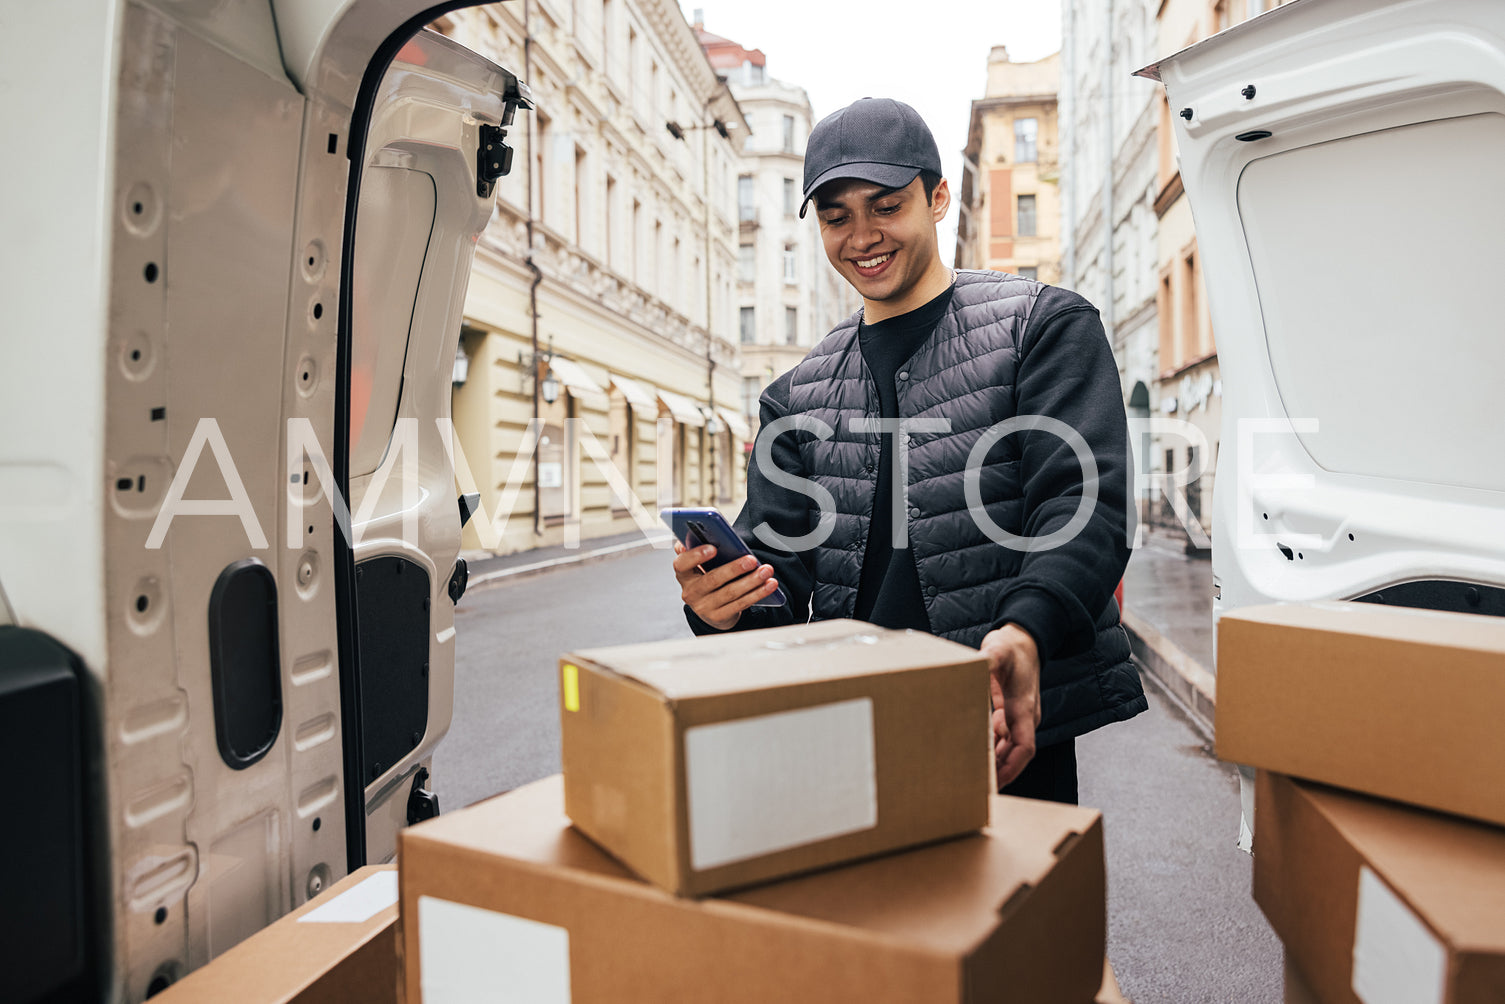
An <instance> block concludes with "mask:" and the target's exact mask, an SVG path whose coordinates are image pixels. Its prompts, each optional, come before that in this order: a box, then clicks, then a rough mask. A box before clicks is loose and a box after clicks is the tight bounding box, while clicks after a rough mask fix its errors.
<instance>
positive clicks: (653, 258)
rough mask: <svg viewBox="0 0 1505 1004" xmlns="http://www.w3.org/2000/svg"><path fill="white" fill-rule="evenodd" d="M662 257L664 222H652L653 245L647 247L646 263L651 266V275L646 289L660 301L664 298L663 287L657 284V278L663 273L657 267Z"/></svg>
mask: <svg viewBox="0 0 1505 1004" xmlns="http://www.w3.org/2000/svg"><path fill="white" fill-rule="evenodd" d="M663 255H664V221H663V220H654V221H653V244H652V245H650V247H649V254H648V263H649V264H650V265H651V266H653V272H652V274H651V275H649V276H648V289H650V290H651V291H652V292H653V295H654V296H656V297H658V298H659V299H660V300H662V299H664V298H665V297H664V290H663V287H662V286H661V285H660V284H659V277H660V275H661V274H662V271H663V270H662V269H661V268H660V267H659V262H660V261H661V260H662V258H663Z"/></svg>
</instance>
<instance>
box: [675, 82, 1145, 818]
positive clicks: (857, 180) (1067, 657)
mask: <svg viewBox="0 0 1505 1004" xmlns="http://www.w3.org/2000/svg"><path fill="white" fill-rule="evenodd" d="M804 192H805V200H806V201H805V204H804V205H802V206H801V209H800V216H801V217H804V215H805V212H806V209H807V208H808V207H809V203H810V201H811V200H812V199H813V201H814V204H815V212H816V218H817V221H818V224H819V226H820V233H821V240H822V242H823V244H824V246H825V250H826V257H827V258H828V259H829V260H830V262H831V265H832V267H834V268H835V269H836V270H837V271H838V272H839V273H841V275H842V277H843V278H845V279H846V281H847V282H849V283H850V284H851V285H852V287H853V288H854V289H855V290H856V291H857V292H858V294H859V295H861V297H862V303H863V305H862V310H860V311H859V312H858V313H857V314H856V315H855V316H853V317H850V318H848V319H847V320H846V321H843V322H842V323H841V324H839V325H838V326H837V327H836V328H835V330H833V331H832V332H831V333H830V334H828V335H827V336H826V337H825V338H824V339H822V340H821V342H820V343H819V344H818V345H816V346H815V348H814V349H812V350H811V351H810V354H809V355H807V356H806V357H805V358H804V359H803V360H802V361H801V362H800V363H798V364H797V365H796V366H795V367H794V369H792V370H791V371H790V372H788V373H786V374H785V375H784V376H782V377H780V378H779V379H778V380H775V381H774V382H773V383H772V384H770V385H769V387H768V389H767V390H766V391H765V392H764V394H763V398H762V401H761V402H760V410H761V417H762V425H761V427H760V429H759V432H758V440H757V443H756V448H755V450H754V458H753V462H752V463H751V464H750V465H749V467H748V475H747V504H746V505H745V506H744V507H743V509H742V512H741V514H740V516H739V517H738V519H737V523H736V528H737V531H738V533H739V534H740V535H741V536H742V538H743V539H744V540H745V541H746V542H747V544H748V546H749V548H750V549H751V550H752V551H753V554H754V555H755V556H756V557H755V558H748V559H744V561H743V562H739V563H732V564H728V565H724V566H722V567H720V568H718V569H715V570H714V571H711V572H708V573H705V574H700V572H699V571H698V566H699V565H700V564H701V563H702V562H704V561H705V560H706V558H707V557H709V555H710V553H713V552H711V551H710V549H708V548H697V549H696V550H694V551H688V552H687V551H685V550H684V549H683V548H676V551H677V552H678V554H677V556H676V558H675V560H674V571H675V575H676V577H677V578H678V580H679V583H680V587H681V592H682V595H683V598H684V601H685V605H686V615H687V617H688V618H689V620H690V625H691V627H692V628H693V629H694V630H695V632H696V633H697V634H705V633H709V632H713V631H726V630H734V629H736V630H743V629H747V628H756V627H768V626H773V625H779V624H788V623H792V622H803V621H805V620H806V619H808V618H811V617H813V618H815V619H824V618H832V617H855V618H857V619H859V620H866V621H870V622H872V623H874V624H878V625H880V626H883V627H890V628H899V629H903V628H910V629H914V630H919V631H928V632H930V633H933V634H936V635H940V636H942V637H945V638H950V639H952V640H954V641H958V642H961V643H962V644H965V645H970V646H973V647H975V648H978V649H980V650H981V651H982V652H983V654H984V655H985V656H986V657H987V659H988V666H989V671H990V674H991V676H992V691H993V693H992V700H993V707H994V709H995V710H994V712H993V730H994V734H995V743H994V749H995V754H996V756H997V760H998V778H999V784H1000V786H1001V789H1002V790H1003V791H1005V792H1006V793H1008V794H1016V795H1025V796H1029V797H1034V798H1047V799H1052V800H1055V801H1063V802H1075V801H1076V798H1077V772H1076V751H1075V744H1074V739H1075V737H1076V736H1079V735H1082V734H1083V733H1085V732H1088V731H1090V730H1092V729H1095V728H1097V727H1099V726H1101V725H1105V724H1107V723H1109V722H1114V721H1120V720H1123V719H1126V718H1130V717H1132V716H1133V715H1136V714H1138V713H1139V712H1141V711H1143V710H1145V707H1146V703H1145V697H1144V692H1143V690H1142V689H1141V688H1140V684H1139V676H1138V674H1137V672H1136V671H1135V669H1134V667H1133V665H1132V663H1131V662H1130V661H1129V642H1128V637H1127V635H1126V634H1125V633H1124V630H1123V627H1122V626H1121V625H1120V624H1119V616H1118V613H1119V612H1118V606H1117V604H1116V603H1115V602H1114V600H1113V589H1114V587H1115V586H1116V585H1117V583H1118V581H1119V579H1120V577H1121V576H1122V575H1123V570H1124V566H1125V564H1127V562H1128V555H1129V550H1128V537H1127V534H1128V525H1127V521H1128V509H1127V497H1128V482H1127V478H1128V455H1127V454H1128V432H1127V423H1126V421H1125V416H1124V407H1123V401H1122V399H1121V398H1120V396H1119V395H1120V390H1119V382H1118V368H1117V365H1116V364H1115V363H1114V360H1113V355H1112V352H1111V351H1110V349H1109V347H1108V341H1107V338H1106V336H1105V335H1104V332H1103V327H1102V324H1101V322H1100V321H1099V320H1098V316H1097V311H1096V310H1094V309H1093V308H1092V306H1091V304H1089V303H1088V302H1087V301H1086V300H1084V299H1082V298H1081V297H1080V296H1077V295H1076V294H1075V293H1072V292H1069V291H1067V290H1063V289H1058V288H1055V287H1052V286H1047V285H1045V284H1043V283H1039V282H1036V281H1034V280H1032V279H1024V278H1021V277H1019V276H1015V275H1006V274H1003V273H999V272H987V271H964V272H960V273H958V272H955V271H953V270H951V269H950V268H947V267H946V265H945V264H944V263H943V262H942V260H941V256H940V250H939V245H938V241H937V237H936V225H937V224H938V223H939V222H940V221H941V219H942V218H944V217H945V215H946V211H947V209H948V208H949V206H950V201H951V195H950V190H949V188H948V186H947V184H946V181H945V179H943V178H942V177H941V159H940V154H939V152H938V151H937V149H936V145H935V139H934V137H933V136H932V135H931V133H930V129H929V128H928V127H927V126H926V125H925V123H924V122H923V121H922V120H921V119H920V117H919V115H918V114H916V112H915V111H914V109H913V108H910V107H909V106H908V105H906V104H904V103H902V102H899V101H893V100H890V99H886V98H864V99H862V100H860V101H857V102H854V103H853V104H851V105H849V106H848V107H846V108H843V109H842V110H841V111H838V112H836V113H834V114H832V115H830V116H828V117H827V118H825V119H823V120H822V121H821V122H820V123H819V124H818V125H817V126H816V127H815V129H814V130H813V131H812V132H811V134H810V140H809V143H808V144H807V148H806V154H805V187H804ZM777 586H782V588H783V591H784V593H785V595H786V596H787V597H788V598H789V602H788V603H787V604H786V605H785V606H782V607H761V606H754V604H756V603H757V602H758V601H760V600H763V599H764V598H766V597H767V596H768V595H769V594H771V593H772V592H773V590H774V588H776V587H777Z"/></svg>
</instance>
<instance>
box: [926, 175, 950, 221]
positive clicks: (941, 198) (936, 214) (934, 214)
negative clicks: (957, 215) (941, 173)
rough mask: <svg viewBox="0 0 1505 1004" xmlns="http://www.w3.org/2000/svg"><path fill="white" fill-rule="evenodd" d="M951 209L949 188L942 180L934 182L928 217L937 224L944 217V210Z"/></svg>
mask: <svg viewBox="0 0 1505 1004" xmlns="http://www.w3.org/2000/svg"><path fill="white" fill-rule="evenodd" d="M950 208H951V188H950V186H948V185H947V184H946V179H945V178H942V179H941V180H940V181H938V182H936V186H935V191H934V192H933V193H932V194H931V197H930V217H931V219H933V220H935V222H937V223H939V222H941V220H942V219H944V218H945V216H946V210H948V209H950Z"/></svg>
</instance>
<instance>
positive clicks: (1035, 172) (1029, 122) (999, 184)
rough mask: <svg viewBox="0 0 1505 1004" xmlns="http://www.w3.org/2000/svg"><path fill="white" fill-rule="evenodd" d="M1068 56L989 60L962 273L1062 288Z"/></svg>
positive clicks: (975, 109) (966, 180)
mask: <svg viewBox="0 0 1505 1004" xmlns="http://www.w3.org/2000/svg"><path fill="white" fill-rule="evenodd" d="M1059 85H1060V55H1059V54H1056V55H1052V56H1047V57H1046V58H1045V59H1041V60H1037V61H1035V62H1032V63H1015V62H1012V61H1010V59H1009V53H1008V49H1007V48H1006V47H1004V46H1001V45H998V46H994V47H993V50H992V52H991V53H990V54H989V56H988V83H987V89H986V91H985V92H984V96H983V97H982V98H980V99H978V100H975V101H973V102H972V117H971V122H970V124H969V126H968V129H967V147H966V150H965V152H964V155H963V156H964V161H963V167H962V170H963V174H962V179H961V191H960V193H959V198H958V205H959V207H960V216H959V219H958V222H957V228H956V267H957V268H990V269H994V270H996V271H999V272H1013V273H1015V274H1017V275H1023V276H1028V277H1029V278H1037V279H1040V280H1041V281H1043V282H1049V283H1056V282H1059V281H1060V279H1061V200H1060V167H1061V161H1060V157H1059V150H1060V144H1059V142H1058V127H1057V119H1058V109H1057V90H1058V88H1059Z"/></svg>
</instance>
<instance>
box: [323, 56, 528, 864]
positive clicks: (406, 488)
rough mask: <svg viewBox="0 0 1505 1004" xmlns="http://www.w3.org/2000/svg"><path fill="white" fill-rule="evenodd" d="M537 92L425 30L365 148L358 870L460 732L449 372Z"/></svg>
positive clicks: (354, 287)
mask: <svg viewBox="0 0 1505 1004" xmlns="http://www.w3.org/2000/svg"><path fill="white" fill-rule="evenodd" d="M526 101H527V98H526V88H525V87H524V86H522V85H520V83H519V81H518V80H517V78H516V77H515V76H514V75H513V74H511V73H510V72H508V71H507V70H504V69H502V68H501V67H499V66H497V65H495V64H493V63H491V62H490V61H489V60H486V59H484V58H483V57H481V56H479V55H477V54H476V53H474V52H472V51H470V50H468V49H466V48H464V47H462V46H460V45H458V44H456V43H454V42H452V41H450V40H449V39H447V38H445V37H444V36H442V35H439V34H436V33H435V32H432V31H427V30H426V31H423V32H421V33H419V34H418V35H417V36H415V37H414V38H412V39H411V40H410V41H408V42H407V43H405V44H404V45H403V47H402V48H401V49H400V50H399V51H398V53H397V55H396V57H395V58H394V60H393V61H392V63H391V66H390V68H389V69H388V70H387V71H386V74H385V76H384V77H383V79H382V82H381V85H380V88H379V89H378V91H377V93H376V95H375V98H374V101H373V103H372V106H371V118H370V122H369V125H368V126H367V130H366V134H365V141H364V145H363V146H362V148H361V149H360V150H359V151H358V152H357V153H356V154H355V156H357V157H358V158H359V162H360V164H361V170H360V176H359V179H358V185H359V195H358V198H357V199H356V200H354V201H355V215H354V220H353V223H354V242H353V244H351V245H349V246H348V247H347V255H348V257H347V270H346V274H345V281H344V284H343V288H342V295H341V304H342V311H341V329H342V332H341V333H342V336H345V335H346V334H347V322H348V357H347V358H348V370H347V373H348V393H347V395H346V397H345V402H346V405H345V407H344V409H343V410H344V411H345V413H346V414H348V436H345V437H343V438H342V439H341V440H340V442H339V444H337V446H338V447H342V448H344V449H345V450H346V457H345V459H346V466H347V469H348V473H349V487H350V494H349V504H350V512H351V516H352V524H353V535H352V538H351V544H352V551H351V555H350V557H351V558H352V559H353V561H352V562H351V564H350V565H349V566H347V567H353V570H354V589H353V592H352V595H353V599H354V603H353V605H351V606H349V607H347V608H346V609H344V610H343V611H342V614H343V615H345V616H347V617H348V616H351V615H353V620H354V625H353V626H354V627H355V629H356V638H355V641H356V645H355V650H356V653H357V656H358V658H357V660H355V667H354V668H355V672H353V673H350V672H347V673H346V684H347V688H346V694H345V704H344V709H345V711H344V716H343V718H344V731H345V752H346V783H347V785H348V788H347V799H348V798H350V797H351V796H352V795H353V794H354V793H355V791H356V790H357V785H356V781H357V779H358V780H359V782H360V788H361V790H363V792H364V797H363V799H362V800H361V804H360V805H359V806H358V808H359V809H360V816H359V817H357V816H356V814H355V811H354V810H355V809H356V808H357V806H355V805H352V804H347V816H346V826H347V828H349V832H347V841H348V842H349V843H350V844H351V847H352V863H354V861H355V859H357V858H360V859H363V860H364V861H365V862H368V863H370V862H376V861H385V860H389V859H390V858H391V857H392V856H393V855H394V854H395V853H396V850H397V844H396V834H397V830H398V829H399V828H400V827H402V826H404V825H406V824H407V823H409V822H416V821H418V820H419V819H423V818H427V817H428V816H429V815H432V814H433V813H434V812H435V811H437V803H436V801H435V796H434V795H433V794H431V793H430V792H429V791H428V790H427V789H426V788H425V783H426V781H427V777H428V773H427V771H428V768H427V764H428V760H429V757H430V755H431V754H432V752H433V749H434V747H435V745H436V744H437V743H438V741H439V740H440V739H441V738H442V737H443V736H444V734H445V732H446V731H447V730H448V729H449V723H450V714H451V710H452V705H453V694H454V664H455V655H454V638H455V627H454V607H455V603H456V601H458V599H459V597H460V595H461V594H462V593H463V592H464V588H465V578H466V569H465V563H464V561H463V560H462V559H460V558H459V549H460V528H461V522H462V511H463V506H462V505H461V504H460V503H459V500H458V499H457V498H456V494H455V478H454V470H453V466H452V460H451V455H452V449H453V447H452V443H451V442H449V441H448V437H449V436H450V435H451V434H452V431H451V427H450V425H449V419H450V395H451V384H452V374H453V364H454V359H455V355H456V351H457V349H458V346H459V338H460V321H461V311H462V309H463V305H464V302H465V290H466V286H467V284H468V283H469V279H470V266H471V260H472V258H473V256H474V253H475V245H476V238H477V237H478V236H479V235H480V233H481V231H482V229H484V227H485V226H486V223H487V221H488V220H489V219H490V218H491V212H492V208H493V206H494V203H495V197H494V184H495V181H496V179H497V178H498V177H500V176H501V175H502V174H503V173H505V170H506V169H507V167H508V166H509V162H510V153H509V152H508V151H507V150H506V148H505V145H504V144H503V141H502V134H503V131H504V129H505V127H506V126H509V125H511V122H512V116H513V113H514V112H515V110H516V108H517V107H518V105H519V104H520V103H522V104H526ZM347 234H348V231H347ZM346 668H347V669H348V668H349V667H346ZM362 834H363V837H362ZM358 840H359V841H360V843H361V844H363V846H358Z"/></svg>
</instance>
